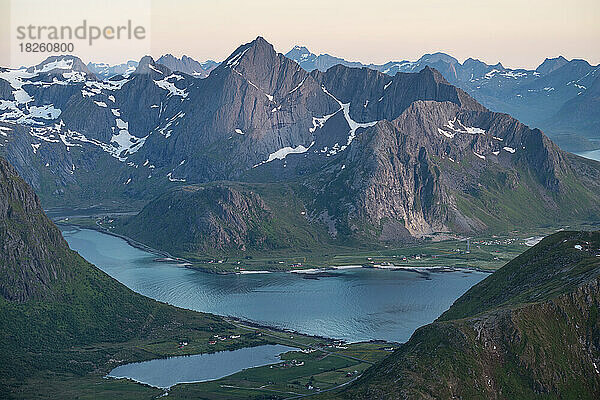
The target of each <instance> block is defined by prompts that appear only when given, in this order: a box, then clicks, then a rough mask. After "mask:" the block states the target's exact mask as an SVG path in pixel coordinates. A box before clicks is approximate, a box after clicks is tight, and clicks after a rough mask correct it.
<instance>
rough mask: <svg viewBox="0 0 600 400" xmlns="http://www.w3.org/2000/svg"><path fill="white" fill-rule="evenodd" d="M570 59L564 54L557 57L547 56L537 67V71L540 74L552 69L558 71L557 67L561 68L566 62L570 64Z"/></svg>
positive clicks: (547, 72)
mask: <svg viewBox="0 0 600 400" xmlns="http://www.w3.org/2000/svg"><path fill="white" fill-rule="evenodd" d="M568 62H569V61H568V60H567V59H566V58H564V57H563V56H559V57H556V58H546V59H545V60H544V62H543V63H541V64H540V65H539V67H537V68H536V70H535V71H536V72H539V73H540V74H544V75H545V74H549V73H550V72H552V71H556V70H557V69H559V68H560V67H562V66H563V65H565V64H568Z"/></svg>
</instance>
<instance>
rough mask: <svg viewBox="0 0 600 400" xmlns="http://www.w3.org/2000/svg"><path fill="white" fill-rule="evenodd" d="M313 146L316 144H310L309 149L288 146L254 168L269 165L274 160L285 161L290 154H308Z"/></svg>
mask: <svg viewBox="0 0 600 400" xmlns="http://www.w3.org/2000/svg"><path fill="white" fill-rule="evenodd" d="M313 144H315V142H312V143H311V144H310V146H308V147H304V146H303V145H298V146H296V147H290V146H286V147H284V148H281V149H279V150H277V151H275V152H273V153H271V154H269V157H268V158H267V159H266V160H265V161H262V162H260V163H258V164H256V165H254V166H252V168H255V167H258V166H259V165H262V164H266V163H269V162H271V161H273V160H283V159H284V158H286V157H287V156H288V155H290V154H302V153H306V152H307V151H308V150H310V148H311V147H312V145H313Z"/></svg>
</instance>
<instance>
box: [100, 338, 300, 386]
mask: <svg viewBox="0 0 600 400" xmlns="http://www.w3.org/2000/svg"><path fill="white" fill-rule="evenodd" d="M291 350H297V349H295V348H293V347H288V346H282V345H280V344H277V345H271V344H269V345H264V346H258V347H248V348H244V349H239V350H234V351H220V352H218V353H213V354H197V355H193V356H181V357H171V358H162V359H156V360H150V361H144V362H139V363H131V364H125V365H121V366H119V367H117V368H115V369H113V370H112V371H110V373H109V374H108V376H109V377H111V378H128V379H132V380H134V381H136V382H140V383H145V384H147V385H150V386H154V387H158V388H169V387H171V386H173V385H176V384H178V383H193V382H206V381H210V380H214V379H219V378H223V377H225V376H228V375H231V374H235V373H236V372H239V371H241V370H243V369H246V368H252V367H260V366H263V365H268V364H275V363H277V362H279V361H280V358H279V355H280V354H281V353H285V352H287V351H291Z"/></svg>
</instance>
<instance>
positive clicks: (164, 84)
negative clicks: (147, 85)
mask: <svg viewBox="0 0 600 400" xmlns="http://www.w3.org/2000/svg"><path fill="white" fill-rule="evenodd" d="M173 79H175V82H177V81H178V80H180V79H183V77H182V76H181V75H176V74H172V75H170V76H167V77H165V78H163V79H161V80H158V81H154V83H155V84H156V86H158V87H159V88H161V89H164V90H166V91H168V92H169V96H179V97H181V98H182V100H183V99H185V98H186V97H187V96H188V93H187V91H186V90H185V89H179V88H178V87H177V86H175V83H174V82H171V81H172V80H173Z"/></svg>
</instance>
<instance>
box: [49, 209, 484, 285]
mask: <svg viewBox="0 0 600 400" xmlns="http://www.w3.org/2000/svg"><path fill="white" fill-rule="evenodd" d="M54 223H55V224H56V225H58V226H67V227H73V228H77V229H90V230H94V231H97V232H100V233H104V234H107V235H111V236H114V237H117V238H119V239H123V240H124V241H126V242H127V244H129V245H130V246H132V247H135V248H136V249H138V250H142V251H146V252H148V253H152V254H154V255H156V256H158V257H160V258H157V259H155V260H154V261H156V262H169V263H175V264H178V266H181V267H183V268H189V269H193V270H196V271H201V272H204V273H207V274H215V275H261V274H272V273H293V274H306V275H319V274H322V273H327V272H335V271H343V270H349V269H361V268H364V269H376V270H387V271H407V272H414V273H417V274H420V275H426V274H428V273H444V272H458V271H468V272H481V273H486V274H491V273H493V272H494V271H493V270H487V269H483V268H479V267H472V266H467V267H450V266H434V267H429V266H427V267H420V266H409V265H407V266H397V265H394V264H392V265H390V266H388V265H385V266H383V265H379V264H377V265H330V266H327V267H319V268H305V269H291V270H280V269H276V270H269V269H265V270H243V271H215V270H211V269H208V268H204V267H200V266H198V263H194V262H192V261H190V260H187V259H185V258H182V257H175V256H173V255H171V254H170V253H168V252H166V251H164V250H158V249H155V248H152V247H150V246H147V245H145V244H143V243H141V242H138V241H136V240H134V239H132V238H130V237H128V236H125V235H122V234H119V233H116V232H112V231H110V230H107V229H106V228H103V227H101V226H98V225H95V226H80V225H77V224H73V223H68V222H57V221H54Z"/></svg>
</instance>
